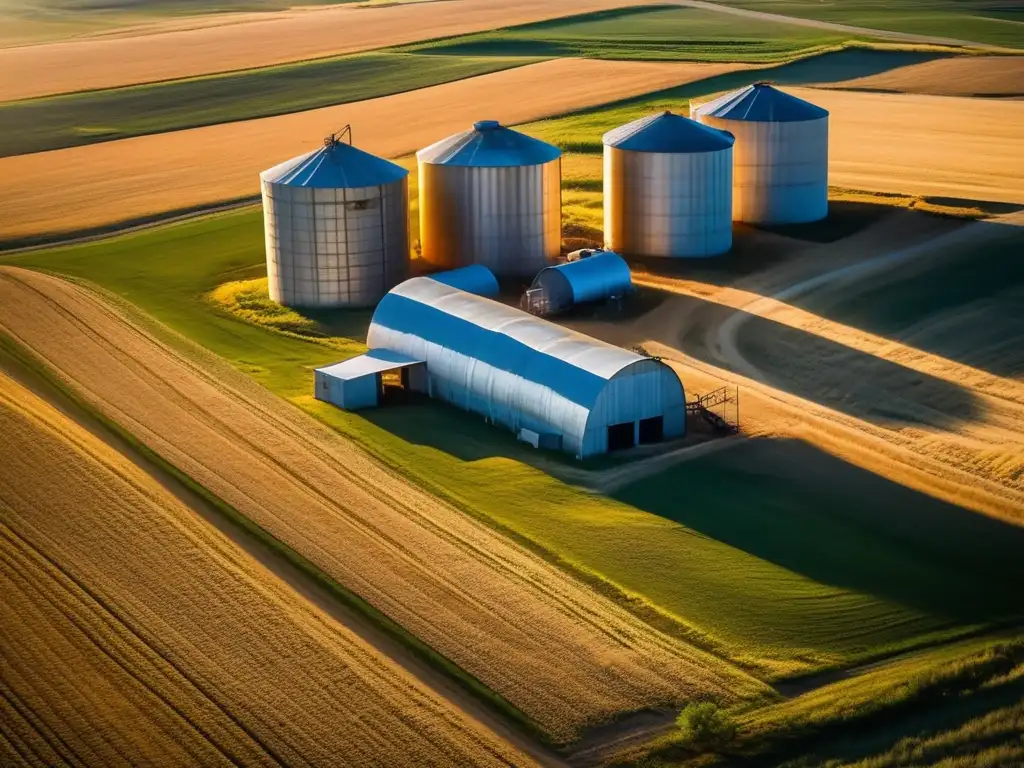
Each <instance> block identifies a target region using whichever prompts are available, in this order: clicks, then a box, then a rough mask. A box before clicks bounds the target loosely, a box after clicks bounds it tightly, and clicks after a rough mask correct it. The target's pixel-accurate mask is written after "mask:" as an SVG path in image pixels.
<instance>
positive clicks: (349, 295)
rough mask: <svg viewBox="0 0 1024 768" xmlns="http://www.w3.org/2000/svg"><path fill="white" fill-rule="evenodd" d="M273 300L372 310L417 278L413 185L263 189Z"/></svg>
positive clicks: (404, 182) (276, 186) (269, 186)
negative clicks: (413, 271)
mask: <svg viewBox="0 0 1024 768" xmlns="http://www.w3.org/2000/svg"><path fill="white" fill-rule="evenodd" d="M262 186H263V220H264V230H265V234H266V247H267V277H268V282H269V288H270V297H271V298H272V299H273V300H274V301H277V302H279V303H281V304H284V305H286V306H296V307H368V306H372V305H374V304H375V303H376V302H378V301H379V300H380V299H381V297H382V296H383V295H384V294H385V293H387V292H388V290H390V289H391V288H392V287H394V286H395V285H397V284H398V283H400V282H401V281H402V280H404V279H405V278H406V276H407V275H408V271H409V214H408V211H409V184H408V180H407V179H400V180H398V181H394V182H391V183H390V184H384V185H381V186H378V187H362V188H359V189H307V188H303V187H295V186H289V185H284V184H272V183H268V182H263V185H262Z"/></svg>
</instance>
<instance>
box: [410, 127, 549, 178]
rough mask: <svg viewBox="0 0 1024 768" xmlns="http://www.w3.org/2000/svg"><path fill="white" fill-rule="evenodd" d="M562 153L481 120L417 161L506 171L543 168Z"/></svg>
mask: <svg viewBox="0 0 1024 768" xmlns="http://www.w3.org/2000/svg"><path fill="white" fill-rule="evenodd" d="M561 154H562V151H561V150H560V149H559V148H558V147H555V146H552V145H551V144H548V143H547V142H545V141H540V140H539V139H534V138H531V137H530V136H526V135H525V134H522V133H519V132H518V131H513V130H512V129H511V128H506V127H505V126H503V125H502V124H501V123H499V122H498V121H497V120H481V121H479V122H476V123H473V127H472V128H471V129H470V130H468V131H463V132H462V133H457V134H455V135H454V136H449V137H448V138H447V139H441V141H438V142H436V143H434V144H431V145H430V146H429V147H425V148H423V149H421V150H420V151H419V152H417V153H416V159H417V160H419V161H420V162H421V163H430V164H432V165H450V166H463V167H477V168H506V167H510V166H520V165H543V164H544V163H549V162H551V161H552V160H554V159H556V158H557V157H559V156H560V155H561Z"/></svg>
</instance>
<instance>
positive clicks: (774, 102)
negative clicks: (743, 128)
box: [697, 83, 828, 123]
mask: <svg viewBox="0 0 1024 768" xmlns="http://www.w3.org/2000/svg"><path fill="white" fill-rule="evenodd" d="M697 113H698V114H700V115H710V116H711V117H721V118H723V119H726V120H748V121H751V122H759V123H799V122H802V121H806V120H820V119H821V118H823V117H828V110H826V109H822V108H821V107H819V106H817V105H815V104H811V103H810V102H809V101H804V100H803V99H798V98H797V97H796V96H791V95H790V94H788V93H785V92H784V91H780V90H779V89H778V88H775V87H773V86H771V85H768V84H767V83H754V84H753V85H748V86H747V87H746V88H740V89H739V90H738V91H733V92H732V93H727V94H725V96H720V97H719V98H717V99H715V100H714V101H711V102H708V103H707V104H704V105H702V106H700V107H698V108H697Z"/></svg>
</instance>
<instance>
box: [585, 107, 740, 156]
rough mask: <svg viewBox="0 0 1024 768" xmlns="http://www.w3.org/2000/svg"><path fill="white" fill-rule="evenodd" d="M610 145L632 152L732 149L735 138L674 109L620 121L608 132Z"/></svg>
mask: <svg viewBox="0 0 1024 768" xmlns="http://www.w3.org/2000/svg"><path fill="white" fill-rule="evenodd" d="M603 140H604V143H605V145H606V146H609V147H614V148H615V149H624V150H627V151H629V152H658V153H672V154H674V153H687V152H717V151H719V150H722V149H728V148H729V147H731V146H732V145H733V142H734V141H735V139H733V137H732V134H730V133H728V132H727V131H719V130H718V129H716V128H709V127H708V126H706V125H701V124H700V123H698V122H696V121H694V120H690V119H689V118H687V117H683V116H682V115H676V114H673V113H672V112H668V111H666V112H662V113H660V114H657V115H650V116H649V117H642V118H640V119H639V120H634V121H633V122H631V123H626V124H625V125H620V126H619V127H618V128H615V129H614V130H611V131H608V133H606V134H605V135H604V139H603Z"/></svg>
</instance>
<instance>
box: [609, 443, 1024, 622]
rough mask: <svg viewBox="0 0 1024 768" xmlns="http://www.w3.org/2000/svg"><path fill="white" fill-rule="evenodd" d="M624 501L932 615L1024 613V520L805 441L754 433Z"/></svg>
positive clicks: (640, 487) (636, 488) (981, 618)
mask: <svg viewBox="0 0 1024 768" xmlns="http://www.w3.org/2000/svg"><path fill="white" fill-rule="evenodd" d="M615 498H617V499H619V500H620V501H623V502H625V503H627V504H630V505H632V506H634V507H637V508H639V509H643V510H646V511H648V512H652V513H654V514H657V515H660V516H661V517H664V518H667V519H669V520H673V521H675V522H678V523H681V524H683V525H685V526H687V527H688V528H690V529H692V530H694V531H697V532H699V533H701V534H703V535H705V536H709V537H711V538H713V539H716V540H718V541H721V542H724V543H725V544H728V545H730V546H732V547H736V548H737V549H741V550H743V551H744V552H748V553H750V554H752V555H754V556H756V557H758V558H761V559H763V560H766V561H769V562H772V563H775V564H777V565H779V566H782V567H784V568H787V569H789V570H791V571H794V572H796V573H799V574H802V575H804V576H807V577H809V578H811V579H813V580H815V581H817V582H820V583H824V584H830V585H833V586H835V587H840V588H844V589H848V590H852V591H855V592H861V593H867V594H870V595H874V596H877V597H880V598H885V599H888V600H892V601H895V602H897V603H900V604H902V605H905V606H908V607H911V608H914V609H917V610H919V611H922V612H924V613H927V614H929V615H932V616H941V617H947V618H949V619H952V620H956V621H965V622H971V623H973V622H989V621H998V620H1000V619H1005V618H1007V617H1009V616H1012V615H1019V614H1020V613H1021V612H1024V593H1022V592H1021V590H1020V589H1018V587H1017V585H1020V584H1021V583H1024V558H1022V557H1021V556H1020V553H1021V552H1024V528H1020V527H1016V526H1013V525H1009V524H1007V523H1002V522H999V521H997V520H994V519H992V518H989V517H986V516H985V515H981V514H978V513H975V512H972V511H970V510H967V509H963V508H961V507H959V506H956V505H954V504H950V503H947V502H944V501H941V500H938V499H935V498H933V497H931V496H927V495H925V494H923V493H920V492H918V491H915V490H912V489H910V488H907V487H906V486H903V485H900V484H898V483H895V482H893V481H891V480H888V479H886V478H884V477H881V476H879V475H876V474H874V473H872V472H869V471H866V470H863V469H860V468H859V467H856V466H854V465H852V464H849V463H847V462H845V461H843V460H841V459H838V458H836V457H834V456H832V455H830V454H827V453H824V452H823V451H821V450H819V449H818V448H816V447H814V446H812V445H810V444H808V443H806V442H804V441H801V440H796V439H768V438H759V439H753V440H750V441H749V442H747V443H745V444H743V445H740V446H738V447H736V448H733V449H732V450H729V451H724V452H721V453H718V454H715V455H712V456H707V457H704V458H701V459H696V460H694V461H690V462H687V463H684V464H680V465H677V466H676V467H674V468H672V469H670V470H667V471H665V472H663V473H661V474H659V475H656V476H654V477H649V478H647V479H645V480H642V481H640V482H637V483H635V484H634V485H631V486H628V487H626V488H624V489H622V490H620V491H619V492H618V493H616V494H615ZM752 610H756V607H752Z"/></svg>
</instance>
